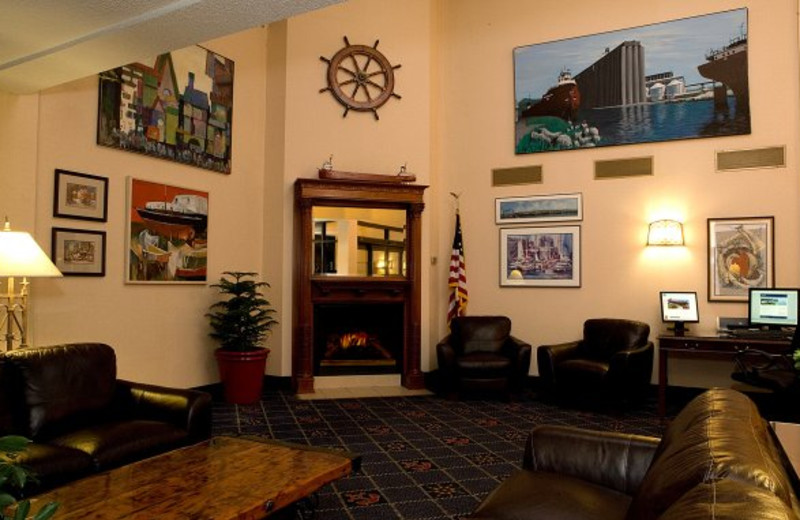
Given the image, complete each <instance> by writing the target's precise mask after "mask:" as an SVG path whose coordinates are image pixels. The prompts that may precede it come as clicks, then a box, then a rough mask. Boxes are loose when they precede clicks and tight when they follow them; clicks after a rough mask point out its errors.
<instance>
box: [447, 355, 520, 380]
mask: <svg viewBox="0 0 800 520" xmlns="http://www.w3.org/2000/svg"><path fill="white" fill-rule="evenodd" d="M456 366H458V369H459V371H460V373H461V377H462V378H466V379H471V378H481V379H483V378H496V377H504V376H506V375H508V373H509V370H510V369H511V366H512V363H511V359H510V358H508V357H506V356H502V355H500V354H495V353H494V352H470V353H468V354H464V355H463V356H461V357H459V358H458V359H456Z"/></svg>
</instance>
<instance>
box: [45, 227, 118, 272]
mask: <svg viewBox="0 0 800 520" xmlns="http://www.w3.org/2000/svg"><path fill="white" fill-rule="evenodd" d="M50 257H51V258H52V259H53V263H54V264H56V267H58V269H59V270H60V271H61V272H62V273H63V274H64V276H105V275H106V232H105V231H91V230H88V229H71V228H62V227H54V228H53V233H52V242H51V249H50Z"/></svg>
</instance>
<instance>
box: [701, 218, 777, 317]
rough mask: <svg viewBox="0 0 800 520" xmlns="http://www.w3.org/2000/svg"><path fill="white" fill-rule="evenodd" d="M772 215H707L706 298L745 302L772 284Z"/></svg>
mask: <svg viewBox="0 0 800 520" xmlns="http://www.w3.org/2000/svg"><path fill="white" fill-rule="evenodd" d="M774 228H775V219H774V217H742V218H710V219H708V300H709V301H720V302H746V301H747V297H748V292H749V289H750V288H751V287H756V288H757V287H766V288H769V287H774V283H775V264H774V257H775V251H774V245H773V244H774V233H775V231H774Z"/></svg>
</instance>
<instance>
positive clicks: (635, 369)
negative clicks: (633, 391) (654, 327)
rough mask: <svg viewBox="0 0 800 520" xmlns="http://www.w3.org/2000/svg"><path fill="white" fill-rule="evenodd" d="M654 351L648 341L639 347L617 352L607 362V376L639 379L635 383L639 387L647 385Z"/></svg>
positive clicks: (650, 342)
mask: <svg viewBox="0 0 800 520" xmlns="http://www.w3.org/2000/svg"><path fill="white" fill-rule="evenodd" d="M654 350H655V348H654V346H653V342H652V341H648V342H647V343H645V344H644V345H642V346H640V347H637V348H634V349H630V350H622V351H620V352H617V353H616V354H614V355H613V356H612V357H611V359H610V360H609V367H608V371H609V376H611V377H614V378H617V377H623V378H634V379H639V380H638V381H635V382H636V384H638V385H641V386H644V385H647V384H649V383H650V379H651V378H652V372H653V352H654Z"/></svg>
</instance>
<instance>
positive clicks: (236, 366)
mask: <svg viewBox="0 0 800 520" xmlns="http://www.w3.org/2000/svg"><path fill="white" fill-rule="evenodd" d="M222 274H223V276H222V277H221V278H220V280H219V283H217V284H213V285H212V286H211V287H215V288H217V289H218V290H219V293H220V294H221V295H223V299H222V300H220V301H218V302H216V303H214V304H213V305H211V307H210V311H211V312H209V313H208V314H206V316H207V317H208V318H209V320H210V324H211V328H212V329H213V331H212V332H211V337H212V338H214V339H216V340H217V341H218V342H219V344H220V347H219V348H218V349H217V350H216V351H215V353H214V355H215V357H216V359H217V365H218V366H219V373H220V379H221V380H222V385H223V388H224V390H225V399H226V400H227V401H228V402H231V403H237V404H246V403H253V402H256V401H258V400H259V399H260V398H261V389H262V384H263V381H264V369H265V367H266V363H267V356H268V355H269V349H267V348H264V347H262V346H261V345H262V343H263V342H264V340H265V339H266V337H267V336H268V335H269V332H270V330H271V329H272V327H274V326H275V325H277V324H278V322H277V320H275V318H274V316H275V309H273V308H272V305H271V304H270V302H269V301H268V300H267V299H266V298H265V297H264V295H263V293H262V292H261V289H262V288H264V287H269V284H268V283H267V282H260V281H256V279H255V277H256V276H257V273H252V272H240V271H225V272H224V273H222Z"/></svg>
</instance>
